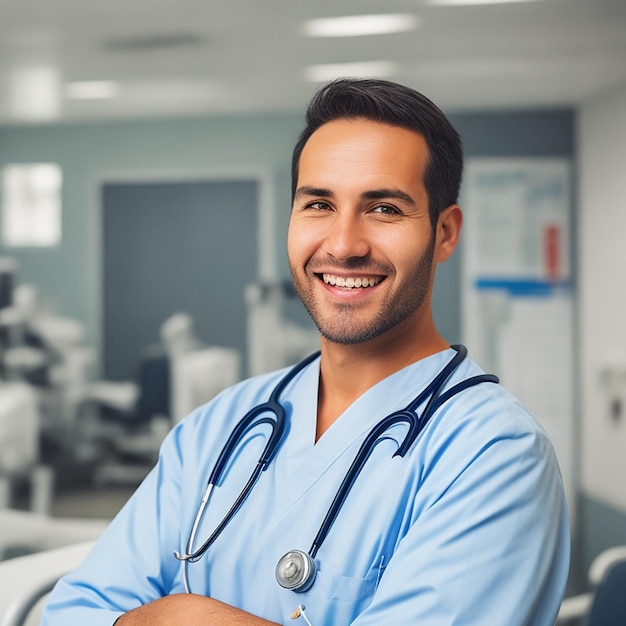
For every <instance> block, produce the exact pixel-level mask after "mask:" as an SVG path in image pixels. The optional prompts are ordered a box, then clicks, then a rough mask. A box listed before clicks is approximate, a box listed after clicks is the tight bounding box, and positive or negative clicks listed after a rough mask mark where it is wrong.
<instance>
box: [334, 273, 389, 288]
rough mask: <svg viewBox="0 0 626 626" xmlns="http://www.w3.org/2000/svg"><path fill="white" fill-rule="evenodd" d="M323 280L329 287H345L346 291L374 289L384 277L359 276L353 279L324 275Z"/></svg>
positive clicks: (350, 277)
mask: <svg viewBox="0 0 626 626" xmlns="http://www.w3.org/2000/svg"><path fill="white" fill-rule="evenodd" d="M322 278H323V279H324V282H325V283H326V284H327V285H332V286H333V287H345V288H346V289H357V288H364V287H374V286H375V285H378V283H380V282H381V281H382V280H383V278H384V277H383V276H357V277H356V278H353V277H352V276H349V277H348V278H344V277H343V276H335V275H334V274H322Z"/></svg>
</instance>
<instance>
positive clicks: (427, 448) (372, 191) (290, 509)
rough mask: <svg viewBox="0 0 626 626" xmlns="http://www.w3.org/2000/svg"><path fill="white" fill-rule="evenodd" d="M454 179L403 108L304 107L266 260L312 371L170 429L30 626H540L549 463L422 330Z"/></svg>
mask: <svg viewBox="0 0 626 626" xmlns="http://www.w3.org/2000/svg"><path fill="white" fill-rule="evenodd" d="M462 165H463V161H462V150H461V142H460V138H459V136H458V134H457V133H456V131H455V130H454V128H453V127H452V126H451V125H450V123H449V122H448V120H447V119H446V117H445V116H444V115H443V114H442V113H441V111H440V110H439V109H438V108H437V107H436V106H435V105H434V104H433V103H432V102H430V101H429V100H428V99H427V98H425V97H424V96H422V95H421V94H419V93H417V92H415V91H413V90H411V89H408V88H406V87H403V86H401V85H397V84H394V83H390V82H386V81H374V80H341V81H336V82H334V83H331V84H329V85H327V86H325V87H324V88H322V89H321V90H320V91H319V92H318V93H317V94H316V96H315V98H314V99H313V101H312V102H311V105H310V107H309V110H308V112H307V126H306V128H305V130H304V131H303V133H302V135H301V137H300V139H299V141H298V143H297V145H296V147H295V150H294V154H293V168H292V181H293V206H292V213H291V219H290V224H289V236H288V254H289V263H290V268H291V273H292V277H293V282H294V285H295V287H296V290H297V292H298V294H299V296H300V298H301V299H302V301H303V303H304V305H305V306H306V308H307V310H308V311H309V313H310V315H311V317H312V318H313V320H314V322H315V324H316V325H317V328H318V329H319V331H320V335H321V353H320V355H319V356H318V355H314V356H313V357H312V358H310V359H308V360H306V362H303V363H302V364H300V365H299V366H297V367H296V368H294V369H293V370H285V371H281V372H275V373H272V374H267V375H264V376H260V377H257V378H254V379H252V380H248V381H244V382H243V383H240V384H239V385H237V386H235V387H233V388H231V389H229V390H227V391H225V392H224V393H222V394H221V395H220V396H218V397H217V398H216V399H215V400H213V401H212V402H211V403H209V404H208V405H206V406H203V407H200V408H199V409H198V410H197V411H195V412H194V413H193V414H192V415H190V416H189V417H188V418H187V419H186V420H184V421H183V422H182V423H181V424H179V425H178V426H177V427H176V428H175V429H174V430H173V431H172V433H170V435H169V436H168V438H167V439H166V441H165V443H164V445H163V448H162V451H161V456H160V459H159V462H158V464H157V466H156V467H155V469H154V470H153V471H152V472H151V474H150V475H149V476H148V477H147V478H146V480H145V481H144V483H143V484H142V485H141V486H140V488H139V489H138V490H137V492H136V493H135V495H134V496H133V497H132V498H131V500H130V501H129V503H128V504H127V505H126V507H124V509H123V510H122V512H121V513H120V514H119V515H118V516H117V518H116V519H115V520H114V521H113V523H112V524H111V526H110V528H109V529H108V530H107V532H106V533H105V534H104V536H103V537H102V538H101V539H100V540H99V542H98V543H97V545H96V547H95V548H94V550H93V551H92V553H91V554H90V555H89V557H88V558H87V559H86V561H85V563H84V564H83V565H82V566H81V567H80V568H79V569H78V570H76V571H75V572H73V573H71V574H70V575H68V576H67V577H65V578H64V579H63V580H62V581H60V583H59V584H58V585H57V587H56V589H55V590H54V592H53V594H52V596H51V598H50V600H49V601H48V604H47V607H46V611H45V615H44V620H43V622H42V623H43V625H44V626H53V625H61V624H63V625H64V626H68V625H70V626H72V625H78V624H81V625H82V624H90V625H96V626H98V625H100V624H102V625H105V624H106V625H107V626H109V625H111V624H113V623H114V622H116V623H117V624H118V626H132V625H141V624H155V625H159V624H164V625H165V624H171V625H178V624H197V625H200V626H203V625H206V626H211V625H213V626H215V625H221V624H242V625H244V624H245V625H250V626H255V625H256V626H262V625H263V624H291V623H294V624H296V625H299V624H302V625H303V626H304V624H308V625H309V626H346V625H352V626H387V625H389V624H424V625H429V626H440V625H441V626H444V625H449V624H455V625H457V626H459V625H476V626H478V625H480V626H485V625H489V626H505V625H506V626H517V625H518V626H529V625H532V626H550V625H551V624H553V623H554V619H555V616H556V613H557V611H558V607H559V604H560V600H561V597H562V594H563V591H564V588H565V583H566V578H567V572H568V565H569V531H568V519H567V510H566V506H565V500H564V494H563V486H562V482H561V478H560V474H559V469H558V466H557V463H556V459H555V456H554V451H553V449H552V446H551V444H550V442H549V441H548V439H547V437H546V435H545V433H544V431H543V430H542V429H541V427H540V426H539V425H538V424H537V423H536V421H535V420H534V419H533V418H532V416H531V415H530V414H529V413H528V412H527V411H526V409H525V408H524V407H523V406H522V405H521V404H520V403H519V402H518V401H517V400H516V399H515V398H513V397H512V396H511V395H510V394H508V393H507V392H506V391H505V390H504V389H503V388H502V387H500V386H499V385H498V384H496V382H497V381H496V380H495V379H494V378H493V377H490V376H487V375H485V374H484V373H483V372H482V371H481V370H480V369H479V368H478V366H477V365H476V364H474V363H473V362H471V361H470V360H469V359H466V358H465V355H466V351H465V349H464V348H463V347H462V346H453V347H450V345H449V344H448V343H447V342H446V340H445V339H444V338H443V337H442V336H441V335H440V333H439V332H438V331H437V328H436V325H435V322H434V320H433V316H432V311H431V296H432V287H433V280H434V275H435V269H436V266H437V264H438V263H441V262H444V261H446V260H447V259H448V258H449V257H450V255H451V254H452V253H453V251H454V249H455V247H456V244H457V241H458V238H459V234H460V231H461V226H462V221H463V220H462V212H461V209H460V208H459V206H458V205H457V196H458V192H459V186H460V182H461V173H462ZM259 405H262V408H261V409H258V410H257V409H256V408H255V407H258V406H259ZM250 411H252V413H250ZM274 412H275V413H274ZM244 415H246V418H245V419H244V420H243V421H240V420H242V417H243V416H244ZM232 433H235V434H234V436H232V437H231V435H232ZM227 452H228V453H229V454H227ZM259 459H260V460H259ZM255 468H256V469H255ZM209 476H210V477H211V478H210V479H209ZM207 480H208V481H209V484H210V485H215V488H214V489H213V487H210V488H209V489H208V490H207ZM203 494H204V497H203ZM240 494H241V495H240ZM201 499H202V504H200V500H201ZM175 551H176V552H177V554H178V557H174V555H173V553H174V552H175Z"/></svg>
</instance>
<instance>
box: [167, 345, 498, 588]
mask: <svg viewBox="0 0 626 626" xmlns="http://www.w3.org/2000/svg"><path fill="white" fill-rule="evenodd" d="M452 348H454V350H455V351H456V354H455V355H454V356H453V357H452V359H450V361H449V362H448V363H447V364H446V365H445V367H444V368H443V369H442V370H441V371H440V372H439V373H438V374H437V376H435V378H433V380H432V381H431V382H430V384H429V385H428V386H427V387H426V388H425V389H424V390H423V391H422V392H421V393H420V394H419V395H418V396H417V397H416V398H415V399H414V400H413V401H412V402H410V403H409V404H408V405H407V407H406V408H404V409H401V410H399V411H395V412H393V413H391V414H390V415H388V416H387V417H384V418H383V419H382V420H380V421H379V422H378V423H377V424H376V425H375V426H374V427H373V428H372V429H371V430H370V432H369V434H368V435H367V437H366V438H365V440H364V441H363V443H362V444H361V447H360V448H359V451H358V452H357V454H356V456H355V458H354V460H353V461H352V464H351V465H350V467H349V469H348V471H347V472H346V475H345V477H344V479H343V481H342V482H341V485H340V486H339V489H338V490H337V493H336V495H335V498H334V500H333V501H332V503H331V505H330V508H329V509H328V512H327V513H326V516H325V517H324V520H323V521H322V524H321V526H320V528H319V530H318V532H317V535H316V536H315V539H314V540H313V543H312V544H311V547H310V548H309V549H308V551H306V552H305V551H303V550H290V551H289V552H287V553H286V554H285V555H283V556H282V557H281V558H280V559H279V561H278V564H277V565H276V570H275V575H276V580H277V582H278V584H279V585H280V586H281V587H283V588H285V589H289V590H291V591H295V592H304V591H307V590H308V589H309V588H310V587H311V586H312V585H313V583H314V581H315V576H316V574H317V565H316V562H315V557H316V555H317V553H318V551H319V549H320V547H321V546H322V544H323V543H324V540H325V539H326V536H327V535H328V533H329V531H330V529H331V527H332V525H333V524H334V522H335V520H336V519H337V516H338V514H339V511H340V510H341V507H342V506H343V503H344V501H345V499H346V498H347V496H348V494H349V493H350V490H351V489H352V486H353V485H354V482H355V481H356V479H357V478H358V476H359V474H360V472H361V470H362V469H363V467H364V465H365V463H366V461H367V459H368V458H369V456H370V454H371V453H372V451H373V450H374V448H375V447H376V446H377V445H378V443H379V442H380V441H383V440H384V439H386V438H385V437H383V435H384V433H385V432H387V430H389V428H390V427H391V426H393V425H395V424H399V423H402V422H405V423H406V424H407V425H408V429H407V432H406V435H405V437H404V440H403V441H402V443H400V445H399V446H398V449H397V450H396V451H395V453H394V454H393V455H392V457H395V456H400V457H404V455H405V454H406V453H407V452H408V450H409V449H410V447H411V446H412V445H413V442H414V441H415V439H416V438H417V436H418V435H419V434H420V433H421V432H422V430H423V429H424V427H425V426H426V424H427V423H428V421H429V420H430V418H431V417H432V415H433V414H434V413H435V411H437V409H438V408H439V407H440V406H441V405H442V404H444V403H445V402H447V401H448V400H449V399H450V398H452V397H453V396H455V395H456V394H457V393H460V392H461V391H463V390H465V389H467V388H469V387H473V386H474V385H478V384H480V383H483V382H490V383H498V382H499V379H498V377H497V376H494V375H492V374H480V375H478V376H472V377H470V378H467V379H465V380H463V381H461V382H459V383H457V384H456V385H454V386H453V387H451V388H450V389H448V390H446V391H445V392H444V391H443V388H444V386H445V384H446V382H447V381H448V379H449V378H450V376H451V375H452V374H453V372H454V371H455V370H456V369H457V367H458V366H459V365H460V364H461V362H462V361H463V360H464V359H465V357H466V356H467V348H465V346H461V345H457V346H452ZM318 356H319V352H316V353H314V354H312V355H310V356H308V357H307V358H306V359H304V360H303V361H301V362H300V363H298V364H297V365H295V366H294V367H293V368H291V369H290V370H289V371H288V372H287V374H286V375H285V376H284V377H283V378H282V379H281V380H280V381H279V383H278V384H277V385H276V387H275V388H274V390H273V391H272V393H271V394H270V397H269V400H268V401H267V402H264V403H262V404H259V405H258V406H255V407H254V408H252V409H251V410H250V411H248V412H247V413H246V414H245V415H244V417H243V418H242V419H241V420H240V421H239V423H238V424H237V425H236V426H235V428H234V429H233V431H232V433H231V434H230V436H229V437H228V440H227V441H226V443H225V445H224V447H223V448H222V451H221V452H220V454H219V456H218V458H217V461H216V462H215V465H214V467H213V470H212V471H211V475H210V476H209V481H208V484H207V487H206V489H205V491H204V494H203V496H202V500H201V502H200V506H199V508H198V512H197V513H196V517H195V520H194V523H193V526H192V528H191V532H190V533H189V540H188V541H187V548H186V552H185V554H180V553H179V552H174V555H175V557H176V558H177V559H178V560H180V561H182V568H183V584H184V586H185V590H186V591H187V593H191V591H190V587H189V580H188V571H187V566H188V563H195V562H196V561H198V560H199V559H200V558H201V557H202V555H203V554H204V553H205V552H206V551H207V550H208V549H209V548H210V547H211V545H212V544H213V543H214V542H215V540H216V539H217V538H218V537H219V535H220V534H221V533H222V531H223V530H224V528H225V527H226V526H227V524H228V523H229V522H230V521H231V519H232V518H233V516H234V515H235V513H236V512H237V511H238V510H239V508H240V507H241V505H242V504H243V503H244V501H245V500H246V498H247V497H248V495H249V494H250V492H251V491H252V488H253V487H254V485H255V484H256V482H257V480H258V479H259V477H260V475H261V472H262V471H264V470H265V469H267V467H268V466H269V464H270V462H271V461H272V459H273V457H274V455H275V454H276V452H277V450H278V448H279V446H280V443H281V440H282V436H283V434H284V431H285V409H284V408H283V406H282V405H281V404H280V401H279V400H280V396H281V394H282V392H283V391H284V390H285V387H286V386H287V385H288V384H289V383H290V382H291V381H292V380H293V379H294V377H295V376H296V375H297V374H298V373H299V372H300V371H301V370H303V369H304V368H305V367H306V366H307V365H309V363H311V362H312V361H314V360H315V359H316V358H317V357H318ZM427 398H428V402H427V404H426V406H425V408H424V410H423V411H422V413H421V415H418V414H417V408H418V407H419V406H420V405H421V404H422V403H423V402H424V401H425V400H426V399H427ZM264 424H269V426H270V428H271V433H270V435H269V437H268V439H267V443H266V444H265V448H264V449H263V451H262V453H261V456H260V458H259V460H258V461H257V464H256V466H255V467H254V470H253V471H252V473H251V475H250V478H249V479H248V481H247V482H246V484H245V486H244V488H243V489H242V490H241V493H240V494H239V496H238V497H237V498H236V500H235V502H234V503H233V505H232V506H231V508H230V509H229V510H228V512H227V513H226V515H225V516H224V518H223V519H222V521H221V522H220V523H219V524H218V525H217V527H216V528H215V530H214V531H213V532H212V533H211V535H210V536H209V538H208V539H207V540H206V541H205V542H204V543H203V544H202V545H201V546H200V547H199V548H197V549H196V550H194V548H193V545H194V543H195V538H196V533H197V531H198V526H199V525H200V521H201V520H202V516H203V515H204V511H205V509H206V506H207V504H208V501H209V498H210V496H211V492H212V491H213V487H214V486H215V485H216V484H217V482H218V481H219V479H220V477H221V475H222V472H223V470H224V468H225V466H226V464H227V463H228V460H229V459H230V458H231V456H232V453H233V451H234V450H235V448H236V447H237V445H238V444H239V442H240V441H241V439H242V437H243V436H244V435H245V434H247V433H248V432H250V431H251V430H252V429H254V428H256V427H257V426H260V425H264Z"/></svg>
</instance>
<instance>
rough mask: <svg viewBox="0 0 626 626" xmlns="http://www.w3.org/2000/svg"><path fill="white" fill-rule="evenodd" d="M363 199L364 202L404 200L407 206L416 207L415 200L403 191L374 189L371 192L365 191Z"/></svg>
mask: <svg viewBox="0 0 626 626" xmlns="http://www.w3.org/2000/svg"><path fill="white" fill-rule="evenodd" d="M361 197H362V198H363V199H364V200H386V199H387V198H389V199H396V200H404V201H405V202H406V203H407V204H410V205H412V206H415V200H413V198H411V196H409V194H408V193H405V192H404V191H402V190H401V189H372V190H371V191H364V192H363V193H362V194H361Z"/></svg>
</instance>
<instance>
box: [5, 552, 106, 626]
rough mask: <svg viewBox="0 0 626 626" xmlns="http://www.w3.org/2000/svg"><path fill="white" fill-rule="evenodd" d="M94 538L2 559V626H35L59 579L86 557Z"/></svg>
mask: <svg viewBox="0 0 626 626" xmlns="http://www.w3.org/2000/svg"><path fill="white" fill-rule="evenodd" d="M93 543H94V542H93V541H86V542H83V543H77V544H72V545H68V546H64V547H61V548H56V549H53V550H47V551H45V552H39V553H37V554H30V555H28V556H23V557H17V558H14V559H9V560H8V561H3V562H0V626H36V625H37V624H39V622H40V618H41V610H42V608H43V604H44V602H45V599H46V597H47V595H48V593H49V592H50V591H51V590H52V588H53V587H54V585H55V584H56V582H57V580H58V579H59V578H60V577H61V576H63V575H64V574H66V573H67V572H69V571H71V570H73V569H75V568H76V567H77V566H78V565H80V563H81V562H82V561H83V559H84V558H85V557H86V556H87V554H88V553H89V551H90V550H91V548H92V546H93Z"/></svg>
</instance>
